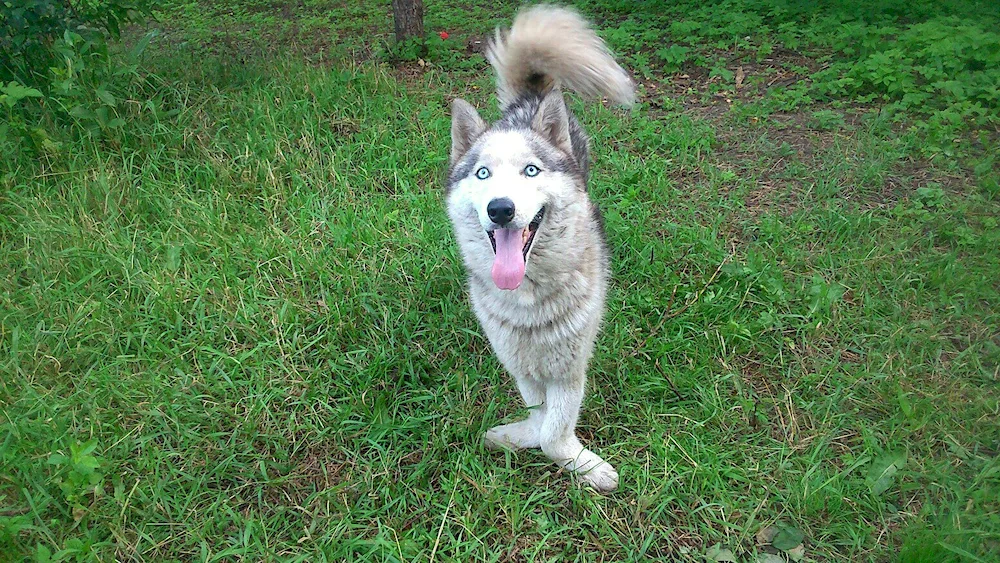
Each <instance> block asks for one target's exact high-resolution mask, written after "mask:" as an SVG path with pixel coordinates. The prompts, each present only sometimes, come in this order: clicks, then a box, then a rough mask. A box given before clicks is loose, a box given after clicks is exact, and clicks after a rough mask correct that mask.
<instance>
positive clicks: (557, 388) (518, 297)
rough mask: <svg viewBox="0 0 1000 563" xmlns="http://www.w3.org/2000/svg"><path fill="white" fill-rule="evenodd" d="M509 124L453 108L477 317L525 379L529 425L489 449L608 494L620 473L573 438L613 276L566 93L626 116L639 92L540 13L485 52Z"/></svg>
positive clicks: (560, 14)
mask: <svg viewBox="0 0 1000 563" xmlns="http://www.w3.org/2000/svg"><path fill="white" fill-rule="evenodd" d="M486 54H487V58H488V59H489V61H490V64H492V65H493V68H494V70H495V71H496V74H497V97H498V98H499V101H500V108H501V110H502V117H501V118H500V120H499V121H497V122H496V123H494V124H493V125H487V124H486V122H484V121H483V119H482V118H481V117H480V116H479V114H478V113H477V112H476V110H475V108H473V107H472V106H471V105H470V104H469V103H468V102H466V101H464V100H461V99H456V100H455V101H454V103H453V104H452V122H451V143H452V144H451V163H450V168H449V175H448V194H447V204H448V215H449V217H450V218H451V222H452V224H453V226H454V229H455V234H456V237H457V239H458V242H459V245H460V247H461V251H462V257H463V259H464V262H465V266H466V270H467V273H468V277H469V293H470V296H471V298H472V306H473V309H474V310H475V313H476V316H477V317H478V318H479V322H480V323H481V324H482V327H483V330H484V331H485V332H486V336H487V337H488V338H489V340H490V343H491V344H492V345H493V349H494V351H495V352H496V355H497V357H498V358H499V359H500V362H501V363H502V364H503V365H504V367H505V368H506V369H507V371H508V372H509V373H510V374H511V375H512V376H513V377H514V380H515V381H516V382H517V387H518V389H519V390H520V392H521V396H522V397H523V398H524V402H525V403H526V404H527V406H528V407H532V409H531V411H530V414H529V416H528V418H527V419H525V420H522V421H520V422H516V423H514V424H505V425H503V426H497V427H496V428H493V429H491V430H489V431H488V432H487V433H486V437H485V440H486V444H487V445H488V446H491V447H508V448H515V449H517V448H539V447H540V448H541V449H542V451H543V452H544V453H545V454H546V455H547V456H548V457H549V458H551V459H552V460H553V461H554V462H556V463H557V464H559V465H560V466H561V467H565V468H566V469H568V470H570V471H573V472H576V474H577V475H578V476H579V478H580V480H581V481H582V482H583V483H585V484H588V485H590V486H592V487H593V488H595V489H597V490H598V491H612V490H614V489H615V488H616V487H617V486H618V473H617V472H616V471H615V469H614V467H612V466H611V465H610V464H609V463H607V462H606V461H604V460H603V459H601V457H600V456H598V455H597V454H595V453H594V452H592V451H590V450H588V449H586V448H584V447H583V445H582V444H581V443H580V440H579V439H577V437H576V430H575V428H576V422H577V417H578V415H579V411H580V404H581V401H582V400H583V394H584V387H585V384H586V379H587V363H588V362H589V360H590V357H591V354H592V353H593V349H594V340H595V339H596V337H597V332H598V328H599V325H600V322H601V316H602V315H603V313H604V301H605V294H606V292H607V286H608V277H609V266H608V250H607V248H606V246H605V242H604V228H603V223H602V220H601V214H600V211H599V210H598V208H597V206H596V205H594V204H593V203H592V202H591V201H590V199H589V198H588V197H587V174H588V168H589V162H588V160H589V149H588V140H587V137H586V135H585V134H584V132H583V130H582V128H581V127H580V124H579V123H578V122H577V120H576V118H575V117H574V116H573V115H572V114H571V113H570V112H569V110H568V109H567V107H566V104H565V102H564V100H563V95H562V91H561V88H569V89H572V90H575V91H576V92H579V93H580V94H582V95H584V96H588V97H597V96H604V97H607V98H608V99H610V100H611V101H613V102H617V103H620V104H624V105H628V104H631V103H632V101H633V98H634V95H635V87H634V84H633V82H632V81H631V79H630V78H629V76H628V74H626V72H625V71H624V70H623V69H622V68H621V67H620V66H619V65H618V64H617V63H616V62H615V59H614V56H613V55H612V54H611V52H610V51H609V50H608V48H607V46H606V45H605V44H604V42H603V41H601V39H600V38H599V37H598V36H597V35H596V34H595V33H594V31H593V30H592V29H590V27H589V26H588V24H587V22H586V21H585V20H584V19H583V18H581V17H580V16H579V15H578V14H577V13H576V12H575V11H572V10H569V9H567V8H561V7H554V6H535V7H532V8H529V9H527V10H524V11H522V12H521V13H519V14H518V16H517V18H516V19H515V20H514V23H513V25H512V26H511V29H510V31H509V32H508V33H506V34H503V33H501V31H500V30H497V33H496V36H495V37H494V39H493V40H492V41H491V42H490V44H489V46H488V49H487V53H486Z"/></svg>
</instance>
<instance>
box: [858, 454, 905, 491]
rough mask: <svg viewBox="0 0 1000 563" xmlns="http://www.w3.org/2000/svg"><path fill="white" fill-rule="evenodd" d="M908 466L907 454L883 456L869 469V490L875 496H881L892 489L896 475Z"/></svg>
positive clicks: (876, 459)
mask: <svg viewBox="0 0 1000 563" xmlns="http://www.w3.org/2000/svg"><path fill="white" fill-rule="evenodd" d="M904 465H906V453H905V452H895V453H888V454H883V455H881V456H879V457H877V458H875V461H873V462H872V464H871V467H869V468H868V479H867V482H868V488H869V489H871V492H872V494H873V495H881V494H882V493H884V492H886V491H887V490H889V488H890V487H892V485H893V483H894V482H895V479H896V474H897V473H899V470H900V469H902V468H903V466H904Z"/></svg>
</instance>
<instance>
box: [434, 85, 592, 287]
mask: <svg viewBox="0 0 1000 563" xmlns="http://www.w3.org/2000/svg"><path fill="white" fill-rule="evenodd" d="M558 96H559V97H558V99H557V100H555V101H554V102H550V104H551V106H555V107H554V108H553V107H551V106H549V107H547V106H546V102H547V101H548V99H549V98H551V97H552V96H551V95H550V96H548V97H546V99H545V100H543V101H542V103H541V105H540V106H539V108H538V111H537V112H536V115H535V118H534V119H533V121H532V124H531V126H530V127H506V126H503V125H500V126H495V127H493V128H491V129H487V126H486V123H485V122H483V121H482V119H481V118H480V117H479V115H478V113H476V110H475V109H474V108H472V106H470V105H469V104H467V103H466V102H464V101H462V100H456V102H455V104H454V105H453V109H454V111H453V117H452V159H451V174H450V177H449V193H448V208H449V214H450V215H451V219H452V222H453V223H454V225H455V229H456V232H457V233H458V236H459V242H460V243H461V245H462V250H463V253H464V255H465V260H466V265H467V266H468V267H469V268H473V269H477V270H479V271H484V270H486V269H487V267H488V269H489V272H490V276H491V277H492V279H493V282H494V283H495V284H496V286H497V287H498V288H500V289H505V290H514V289H517V288H518V287H519V286H520V285H521V283H522V282H523V280H524V277H525V275H526V272H528V271H529V270H530V268H531V266H530V259H531V256H532V252H533V250H536V249H538V248H539V247H540V246H543V245H544V244H545V239H546V236H547V232H551V231H552V230H553V227H554V226H556V225H557V224H558V222H559V218H560V215H561V214H564V213H565V209H564V208H565V207H566V204H567V202H571V201H573V200H574V199H576V198H574V197H573V196H574V194H576V193H579V192H580V191H581V190H582V189H583V187H582V186H581V185H580V179H579V178H578V175H576V174H574V171H575V167H573V166H572V165H570V163H569V161H568V158H569V156H568V155H569V154H570V153H569V152H568V151H566V150H565V148H564V147H568V143H569V134H568V123H567V122H566V113H565V106H564V105H563V102H562V96H561V94H560V95H558ZM546 111H548V112H550V113H554V114H555V115H546V114H545V113H543V112H546ZM560 114H561V115H560ZM559 119H561V120H562V121H563V123H562V125H561V127H562V129H561V131H560V125H559V124H556V125H554V126H553V125H551V122H552V121H553V120H559ZM553 133H554V134H553ZM560 145H563V146H560ZM563 230H565V229H563Z"/></svg>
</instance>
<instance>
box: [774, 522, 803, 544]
mask: <svg viewBox="0 0 1000 563" xmlns="http://www.w3.org/2000/svg"><path fill="white" fill-rule="evenodd" d="M804 539H805V534H803V533H802V532H801V531H800V530H799V529H798V528H796V527H794V526H786V525H783V524H779V525H778V533H777V534H775V536H774V539H772V540H771V545H773V546H774V547H776V548H777V549H780V550H781V551H788V550H790V549H795V548H796V547H798V546H799V545H800V544H801V543H802V540H804Z"/></svg>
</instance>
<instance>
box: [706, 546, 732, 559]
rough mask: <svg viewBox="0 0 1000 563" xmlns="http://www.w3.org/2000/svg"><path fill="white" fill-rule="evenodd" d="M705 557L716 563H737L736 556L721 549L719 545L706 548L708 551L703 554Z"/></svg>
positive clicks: (730, 551) (728, 550) (725, 549)
mask: <svg viewBox="0 0 1000 563" xmlns="http://www.w3.org/2000/svg"><path fill="white" fill-rule="evenodd" d="M705 556H706V557H708V558H709V559H710V560H712V561H715V562H716V563H738V560H737V559H736V555H734V554H733V551H732V550H731V549H727V548H724V547H722V546H721V545H720V544H715V545H713V546H712V547H710V548H708V551H706V552H705Z"/></svg>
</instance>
